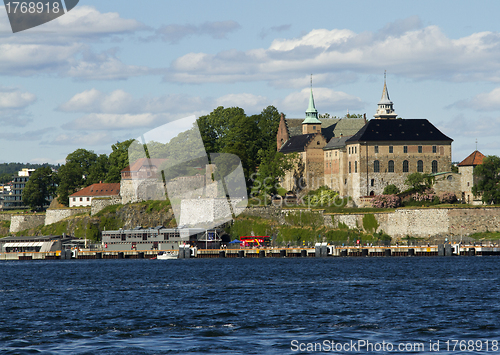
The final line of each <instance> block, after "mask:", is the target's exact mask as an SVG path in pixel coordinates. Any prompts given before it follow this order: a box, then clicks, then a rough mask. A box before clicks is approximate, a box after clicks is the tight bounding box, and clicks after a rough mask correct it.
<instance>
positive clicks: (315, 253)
mask: <svg viewBox="0 0 500 355" xmlns="http://www.w3.org/2000/svg"><path fill="white" fill-rule="evenodd" d="M160 251H161V250H148V251H145V250H115V251H99V250H97V251H96V250H92V251H90V250H70V249H67V250H62V251H55V252H54V251H51V252H10V253H1V254H0V261H2V260H70V259H73V260H86V259H154V258H156V256H157V255H158V253H159V252H160ZM493 255H500V247H494V246H477V245H459V244H455V245H452V244H439V245H432V246H409V247H408V246H386V247H384V246H360V247H353V246H350V247H340V246H331V245H327V244H326V243H318V244H316V246H315V247H291V248H273V247H269V248H241V249H197V248H190V247H189V246H187V245H186V247H185V248H180V249H179V258H180V259H190V258H311V257H313V258H317V257H322V258H330V257H427V256H443V257H446V256H493Z"/></svg>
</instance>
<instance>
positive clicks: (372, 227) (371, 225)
mask: <svg viewBox="0 0 500 355" xmlns="http://www.w3.org/2000/svg"><path fill="white" fill-rule="evenodd" d="M378 227H379V224H378V222H377V219H376V218H375V216H374V215H373V214H365V215H364V216H363V229H364V230H365V231H366V232H369V233H374V232H375V231H376V230H377V228H378Z"/></svg>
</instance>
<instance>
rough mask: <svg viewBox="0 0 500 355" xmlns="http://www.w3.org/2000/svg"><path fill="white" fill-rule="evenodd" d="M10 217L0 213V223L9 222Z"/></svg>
mask: <svg viewBox="0 0 500 355" xmlns="http://www.w3.org/2000/svg"><path fill="white" fill-rule="evenodd" d="M11 216H12V214H10V213H0V221H10V217H11Z"/></svg>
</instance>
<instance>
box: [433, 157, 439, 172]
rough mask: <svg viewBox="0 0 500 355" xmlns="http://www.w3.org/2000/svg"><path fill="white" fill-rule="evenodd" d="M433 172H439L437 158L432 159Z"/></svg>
mask: <svg viewBox="0 0 500 355" xmlns="http://www.w3.org/2000/svg"><path fill="white" fill-rule="evenodd" d="M432 172H433V173H437V172H438V162H437V160H433V161H432Z"/></svg>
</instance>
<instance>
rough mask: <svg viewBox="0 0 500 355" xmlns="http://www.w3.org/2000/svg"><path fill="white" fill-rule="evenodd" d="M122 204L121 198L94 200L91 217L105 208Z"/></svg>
mask: <svg viewBox="0 0 500 355" xmlns="http://www.w3.org/2000/svg"><path fill="white" fill-rule="evenodd" d="M120 203H122V199H121V197H108V198H95V197H94V198H93V199H92V205H91V208H90V215H91V216H93V215H95V214H97V213H99V212H100V211H102V210H103V209H104V208H106V207H108V206H112V205H118V204H120Z"/></svg>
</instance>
